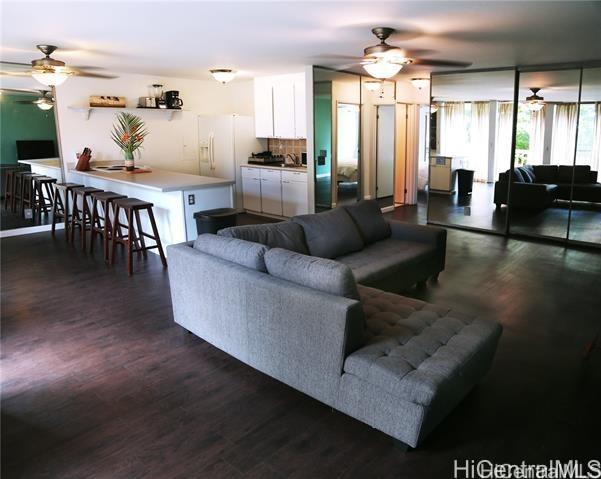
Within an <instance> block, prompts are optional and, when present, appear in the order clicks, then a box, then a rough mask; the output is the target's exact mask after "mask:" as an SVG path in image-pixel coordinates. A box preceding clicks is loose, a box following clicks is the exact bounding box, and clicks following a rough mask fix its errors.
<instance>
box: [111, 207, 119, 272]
mask: <svg viewBox="0 0 601 479" xmlns="http://www.w3.org/2000/svg"><path fill="white" fill-rule="evenodd" d="M117 228H120V226H119V206H118V205H115V206H114V216H113V232H112V233H111V237H112V239H113V244H112V248H111V257H110V260H109V264H110V265H111V266H112V265H113V263H114V262H115V251H116V250H117V242H116V241H115V239H116V238H117Z"/></svg>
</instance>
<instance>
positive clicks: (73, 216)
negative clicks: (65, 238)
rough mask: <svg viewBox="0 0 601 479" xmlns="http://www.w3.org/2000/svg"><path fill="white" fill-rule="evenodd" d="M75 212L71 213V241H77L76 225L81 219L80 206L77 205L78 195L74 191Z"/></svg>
mask: <svg viewBox="0 0 601 479" xmlns="http://www.w3.org/2000/svg"><path fill="white" fill-rule="evenodd" d="M72 200H73V212H72V213H71V231H70V233H71V243H73V241H75V225H76V224H77V220H78V219H79V207H78V206H77V195H76V194H75V192H73V197H72Z"/></svg>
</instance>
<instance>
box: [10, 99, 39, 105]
mask: <svg viewBox="0 0 601 479" xmlns="http://www.w3.org/2000/svg"><path fill="white" fill-rule="evenodd" d="M13 103H22V104H24V105H35V103H34V102H33V101H26V100H15V101H14V102H13Z"/></svg>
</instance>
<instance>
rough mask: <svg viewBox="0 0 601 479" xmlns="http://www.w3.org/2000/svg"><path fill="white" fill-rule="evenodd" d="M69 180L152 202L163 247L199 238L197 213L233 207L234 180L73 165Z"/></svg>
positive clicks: (147, 225) (68, 176)
mask: <svg viewBox="0 0 601 479" xmlns="http://www.w3.org/2000/svg"><path fill="white" fill-rule="evenodd" d="M112 164H114V163H112ZM96 165H98V164H96ZM90 167H91V168H94V167H95V164H94V163H91V164H90ZM67 180H68V181H71V182H74V183H81V184H83V185H85V186H92V187H94V188H100V189H102V190H104V191H113V192H115V193H120V194H123V195H127V196H129V197H131V198H138V199H140V200H144V201H149V202H151V203H153V204H154V216H155V218H156V222H157V227H158V230H159V234H160V236H161V241H162V243H163V245H164V246H166V245H169V244H174V243H181V242H184V241H191V240H194V239H196V236H197V233H196V221H195V219H194V213H195V212H197V211H203V210H210V209H213V208H231V207H233V205H234V198H235V191H234V188H235V183H234V181H231V180H226V179H222V178H213V177H207V176H200V175H191V174H187V173H178V172H173V171H167V170H162V169H158V168H152V171H150V172H147V173H126V172H125V171H95V170H90V171H77V170H75V169H74V168H73V166H72V165H71V167H70V168H69V169H68V173H67ZM143 228H144V230H145V231H150V224H149V223H148V222H147V220H146V218H143ZM151 251H156V250H151Z"/></svg>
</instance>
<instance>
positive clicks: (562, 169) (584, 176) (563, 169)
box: [557, 165, 591, 183]
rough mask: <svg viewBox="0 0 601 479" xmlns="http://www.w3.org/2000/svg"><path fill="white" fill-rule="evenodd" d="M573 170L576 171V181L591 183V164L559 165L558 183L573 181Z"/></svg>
mask: <svg viewBox="0 0 601 479" xmlns="http://www.w3.org/2000/svg"><path fill="white" fill-rule="evenodd" d="M572 172H573V173H574V183H589V182H590V177H591V167H590V166H589V165H576V166H568V165H559V174H558V175H557V178H558V179H557V182H558V183H571V182H572Z"/></svg>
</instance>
